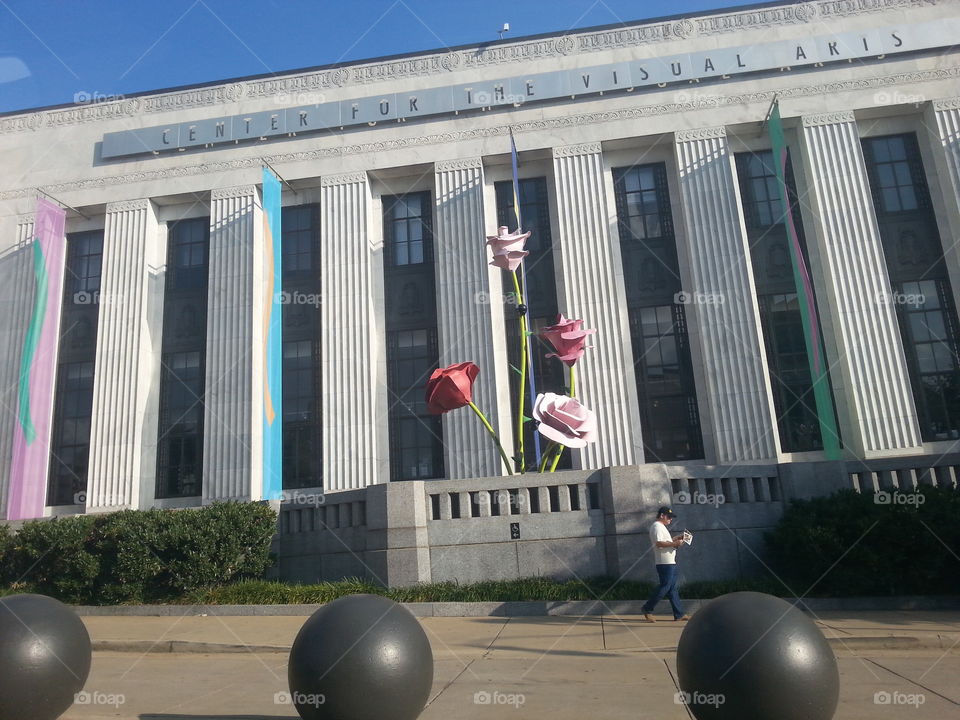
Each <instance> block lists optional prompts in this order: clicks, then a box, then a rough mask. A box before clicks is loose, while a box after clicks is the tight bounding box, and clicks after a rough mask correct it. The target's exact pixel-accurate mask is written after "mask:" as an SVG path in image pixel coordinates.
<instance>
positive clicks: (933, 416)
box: [863, 133, 960, 442]
mask: <svg viewBox="0 0 960 720" xmlns="http://www.w3.org/2000/svg"><path fill="white" fill-rule="evenodd" d="M863 155H864V159H865V161H866V163H867V174H868V176H869V178H870V187H871V190H872V193H873V203H874V208H875V210H876V213H877V224H878V227H879V230H880V238H881V240H882V242H883V254H884V260H885V261H886V265H887V273H888V275H889V277H890V289H891V292H890V295H889V298H888V299H889V302H890V303H892V305H893V307H894V309H895V310H896V313H897V320H898V323H899V326H900V336H901V339H902V341H903V349H904V356H905V357H906V361H907V370H908V372H909V375H910V384H911V388H912V390H913V397H914V402H915V404H916V407H917V415H918V419H919V422H920V434H921V437H922V438H923V440H924V441H925V442H932V441H936V440H954V439H957V438H960V328H958V320H957V310H956V307H955V305H954V302H953V290H952V288H951V285H950V279H949V276H948V274H947V268H946V264H945V262H944V259H943V246H942V244H941V241H940V233H939V231H938V229H937V221H936V217H935V215H934V212H933V207H932V204H931V202H930V192H929V189H928V187H927V182H926V177H925V175H924V170H923V162H922V160H921V157H920V149H919V147H918V145H917V139H916V136H915V135H914V134H913V133H909V134H905V135H891V136H887V137H878V138H868V139H865V140H863Z"/></svg>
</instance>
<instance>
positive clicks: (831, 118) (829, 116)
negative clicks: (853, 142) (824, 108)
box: [801, 110, 857, 127]
mask: <svg viewBox="0 0 960 720" xmlns="http://www.w3.org/2000/svg"><path fill="white" fill-rule="evenodd" d="M801 120H802V122H803V126H804V127H818V126H820V125H837V124H838V123H848V122H856V120H857V118H856V116H855V115H854V114H853V113H852V112H850V111H849V110H844V111H841V112H832V113H816V114H814V115H804V116H803V117H802V118H801Z"/></svg>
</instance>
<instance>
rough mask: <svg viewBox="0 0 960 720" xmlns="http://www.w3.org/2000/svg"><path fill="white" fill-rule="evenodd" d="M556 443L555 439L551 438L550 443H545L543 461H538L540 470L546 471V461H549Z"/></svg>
mask: <svg viewBox="0 0 960 720" xmlns="http://www.w3.org/2000/svg"><path fill="white" fill-rule="evenodd" d="M557 445H558V443H557V441H556V440H551V441H550V444H549V445H547V449H546V450H544V452H543V461H542V462H541V463H540V472H546V471H547V463H548V462H550V455H551V454H552V453H553V451H554V449H555V448H556V447H557Z"/></svg>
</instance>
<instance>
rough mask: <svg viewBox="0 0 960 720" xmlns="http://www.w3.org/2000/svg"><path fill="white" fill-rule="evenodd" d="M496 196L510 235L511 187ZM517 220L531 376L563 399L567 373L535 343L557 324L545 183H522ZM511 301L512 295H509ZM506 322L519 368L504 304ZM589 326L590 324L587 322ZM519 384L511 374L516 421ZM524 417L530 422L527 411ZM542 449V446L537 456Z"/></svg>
mask: <svg viewBox="0 0 960 720" xmlns="http://www.w3.org/2000/svg"><path fill="white" fill-rule="evenodd" d="M494 188H495V190H496V195H497V224H498V225H505V226H507V227H509V228H510V229H511V230H515V229H516V227H515V226H516V215H515V214H514V210H513V181H512V180H507V181H504V182H498V183H496V185H495V186H494ZM520 217H521V220H522V221H523V231H524V232H526V231H528V230H529V231H531V234H530V238H529V240H527V244H526V249H527V251H529V253H530V254H529V255H528V256H527V257H526V258H525V259H524V269H525V274H526V281H527V286H526V288H525V289H524V301H525V303H526V305H527V329H528V330H529V331H530V332H532V333H534V334H533V335H531V336H530V340H531V343H532V345H531V347H532V351H533V352H532V355H533V373H534V378H535V382H536V390H537V393H538V394H539V393H543V392H554V393H559V394H566V393H567V392H568V388H567V387H566V384H567V371H566V369H565V367H564V365H563V363H561V362H560V361H559V360H557V359H556V358H546V357H544V356H545V355H546V354H547V353H548V352H553V348H552V347H549V345H548V344H546V343H545V342H543V341H541V340H539V338H538V335H537V333H539V332H540V330H542V329H543V328H544V327H547V326H548V325H553V324H554V323H555V322H556V319H557V312H558V310H557V279H556V274H555V272H554V260H553V237H552V235H551V232H550V207H549V202H548V199H547V179H546V178H543V177H538V178H530V179H526V180H521V181H520ZM503 287H504V291H505V292H508V293H512V291H513V280H512V278H511V273H508V272H506V271H504V272H503ZM511 297H512V295H511ZM504 318H505V320H506V331H507V356H508V358H509V361H510V364H511V365H512V366H513V367H515V368H519V367H520V339H519V320H518V317H517V306H516V303H515V302H508V303H506V304H505V306H504ZM586 320H587V322H588V324H589V318H586ZM519 382H520V375H519V374H518V373H515V372H511V373H510V398H511V403H512V405H513V413H514V415H513V416H514V417H516V411H517V408H516V402H517V394H518V392H519V388H518V387H517V385H518V383H519ZM526 414H527V415H528V416H529V414H530V407H529V405H528V406H527V409H526ZM533 430H534V428H533V423H526V424H525V425H524V432H525V435H524V451H525V455H526V463H527V467H528V468H529V467H532V466H533V464H534V463H535V462H536V450H535V447H534V442H533ZM545 449H546V444H544V446H543V447H541V450H545ZM557 467H559V468H561V469H568V468H570V467H572V460H571V453H568V452H565V453H563V455H561V457H560V464H559V465H558V466H557Z"/></svg>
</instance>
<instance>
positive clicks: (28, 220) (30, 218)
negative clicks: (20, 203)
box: [17, 213, 37, 225]
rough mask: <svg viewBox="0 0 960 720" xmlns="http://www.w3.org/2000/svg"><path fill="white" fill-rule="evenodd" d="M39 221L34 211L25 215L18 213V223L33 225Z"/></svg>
mask: <svg viewBox="0 0 960 720" xmlns="http://www.w3.org/2000/svg"><path fill="white" fill-rule="evenodd" d="M36 221H37V216H36V214H34V213H24V214H23V215H17V225H33V224H34V223H35V222H36Z"/></svg>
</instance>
